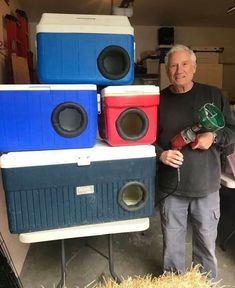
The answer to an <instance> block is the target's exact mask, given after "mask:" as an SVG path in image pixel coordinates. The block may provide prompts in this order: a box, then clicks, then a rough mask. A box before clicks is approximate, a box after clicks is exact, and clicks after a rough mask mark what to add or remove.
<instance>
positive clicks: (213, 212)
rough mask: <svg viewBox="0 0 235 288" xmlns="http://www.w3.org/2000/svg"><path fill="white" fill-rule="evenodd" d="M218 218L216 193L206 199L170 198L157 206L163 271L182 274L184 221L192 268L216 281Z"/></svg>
mask: <svg viewBox="0 0 235 288" xmlns="http://www.w3.org/2000/svg"><path fill="white" fill-rule="evenodd" d="M219 217H220V197H219V191H217V192H214V193H210V194H209V195H208V196H206V197H198V198H196V197H193V198H190V197H181V196H174V195H171V196H169V197H167V198H165V199H164V200H163V201H162V203H161V226H162V233H163V269H164V271H173V272H183V271H185V240H186V234H187V220H188V219H189V220H190V221H191V225H192V262H193V263H192V264H193V266H195V265H197V264H201V265H202V268H201V272H205V273H209V275H208V277H209V278H211V279H216V277H217V259H216V255H215V241H216V237H217V227H218V222H219Z"/></svg>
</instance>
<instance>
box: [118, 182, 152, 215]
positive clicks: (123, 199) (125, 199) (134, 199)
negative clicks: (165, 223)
mask: <svg viewBox="0 0 235 288" xmlns="http://www.w3.org/2000/svg"><path fill="white" fill-rule="evenodd" d="M147 198H148V197H147V189H146V187H145V186H144V185H143V183H141V182H138V181H131V182H128V183H126V184H125V185H124V186H123V187H122V188H121V189H120V191H119V194H118V202H119V204H120V205H121V206H122V208H124V209H125V210H127V211H135V210H139V209H141V208H143V206H145V204H146V202H147Z"/></svg>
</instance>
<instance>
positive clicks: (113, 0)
mask: <svg viewBox="0 0 235 288" xmlns="http://www.w3.org/2000/svg"><path fill="white" fill-rule="evenodd" d="M18 1H19V3H20V4H21V6H22V9H23V10H24V11H25V12H26V14H27V15H28V18H29V21H30V22H38V21H39V19H40V17H41V14H42V13H44V12H47V13H69V14H70V13H72V14H111V7H112V6H113V5H114V6H119V5H120V4H121V0H120V1H119V0H40V1H38V0H18ZM132 1H133V0H132ZM233 5H235V1H234V0H194V1H193V0H191V1H190V0H134V2H133V16H132V17H131V18H130V21H131V23H132V25H145V26H206V27H231V28H232V27H233V28H235V10H234V11H232V12H231V13H226V11H227V10H228V9H229V8H231V7H233Z"/></svg>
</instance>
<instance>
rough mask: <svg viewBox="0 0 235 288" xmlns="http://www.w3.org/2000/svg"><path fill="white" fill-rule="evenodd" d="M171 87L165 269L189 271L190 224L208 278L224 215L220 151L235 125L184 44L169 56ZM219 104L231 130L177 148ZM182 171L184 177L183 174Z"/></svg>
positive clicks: (164, 186) (165, 97) (163, 101)
mask: <svg viewBox="0 0 235 288" xmlns="http://www.w3.org/2000/svg"><path fill="white" fill-rule="evenodd" d="M165 65H166V70H167V75H168V78H169V80H170V83H171V85H170V86H168V87H167V88H165V89H164V90H162V91H161V98H160V106H159V121H158V139H157V143H156V151H157V154H158V157H159V168H158V178H157V179H158V184H159V191H160V192H161V199H160V201H161V203H160V204H161V225H162V232H163V241H164V243H163V258H164V267H163V268H164V271H174V272H179V273H180V272H183V271H184V270H185V238H186V233H187V221H188V220H190V221H191V225H192V262H193V265H196V264H201V267H202V269H201V270H202V271H203V272H206V273H209V274H208V277H210V278H213V279H215V278H216V277H217V260H216V255H215V241H216V237H217V226H218V221H219V217H220V204H219V201H220V199H219V189H220V173H221V170H220V151H221V147H223V146H226V145H229V144H231V143H235V121H234V119H233V117H232V114H231V112H230V107H229V104H228V102H227V101H226V99H225V98H224V97H223V95H222V93H221V91H220V90H219V89H218V88H216V87H213V86H209V85H205V84H200V83H196V82H194V81H193V76H194V74H195V72H196V56H195V54H194V52H193V51H192V50H190V49H189V48H188V47H186V46H184V45H175V46H173V47H172V48H171V49H170V51H169V52H168V54H167V55H166V58H165ZM206 103H213V104H214V105H215V106H217V107H218V108H219V109H220V110H221V111H222V113H223V115H224V117H225V122H226V123H225V127H224V128H222V129H221V130H219V131H218V132H216V134H215V133H212V132H207V131H199V133H198V134H197V136H196V139H197V141H196V144H195V145H194V146H193V147H192V146H191V145H186V146H184V147H183V149H182V150H180V151H179V150H174V149H172V147H171V139H172V138H173V137H174V136H175V135H177V134H178V133H179V132H180V131H182V130H184V129H185V128H187V127H191V126H193V125H194V124H195V123H198V111H199V109H200V108H201V107H202V106H203V105H204V104H206ZM179 172H180V173H179Z"/></svg>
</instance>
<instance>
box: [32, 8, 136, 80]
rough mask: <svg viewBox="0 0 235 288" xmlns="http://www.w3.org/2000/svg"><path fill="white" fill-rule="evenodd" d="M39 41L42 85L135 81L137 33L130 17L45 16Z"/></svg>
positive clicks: (47, 14) (39, 68)
mask: <svg viewBox="0 0 235 288" xmlns="http://www.w3.org/2000/svg"><path fill="white" fill-rule="evenodd" d="M36 40H37V67H38V77H39V81H40V82H41V83H81V84H97V85H98V84H99V85H112V84H115V85H119V84H131V83H132V82H133V80H134V31H133V28H132V27H131V25H130V23H129V20H128V18H127V17H126V16H115V15H80V14H78V15H76V14H53V13H44V14H43V15H42V18H41V20H40V22H39V24H38V25H37V39H36Z"/></svg>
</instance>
